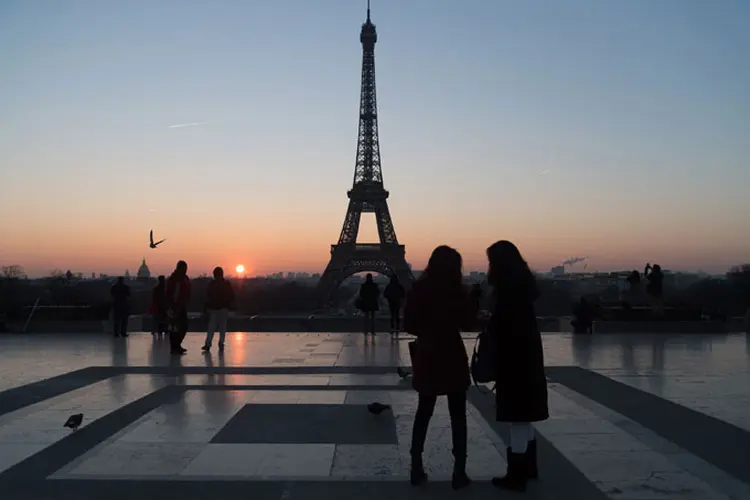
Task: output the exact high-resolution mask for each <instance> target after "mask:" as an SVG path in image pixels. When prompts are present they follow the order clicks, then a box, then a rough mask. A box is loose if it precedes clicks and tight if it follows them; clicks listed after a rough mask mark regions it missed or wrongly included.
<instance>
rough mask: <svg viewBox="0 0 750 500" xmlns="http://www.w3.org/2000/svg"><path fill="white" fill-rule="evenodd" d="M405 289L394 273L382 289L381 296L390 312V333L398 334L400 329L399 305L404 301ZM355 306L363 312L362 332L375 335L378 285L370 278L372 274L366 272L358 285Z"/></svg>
mask: <svg viewBox="0 0 750 500" xmlns="http://www.w3.org/2000/svg"><path fill="white" fill-rule="evenodd" d="M405 296H406V289H405V288H404V285H402V284H401V282H400V281H399V279H398V276H396V275H395V274H394V275H392V276H391V278H390V281H389V282H388V285H386V287H385V290H384V291H383V298H384V299H385V300H386V301H387V302H388V311H389V313H390V321H391V328H390V332H391V335H398V333H399V332H400V331H401V306H402V305H403V303H404V297H405ZM356 307H357V309H359V310H360V311H362V314H364V317H365V322H364V329H363V333H364V334H365V335H367V334H368V333H371V334H373V335H375V314H376V313H377V312H378V310H380V287H378V284H377V283H375V281H373V279H372V274H370V273H367V276H365V282H364V283H362V285H361V286H360V287H359V295H357V300H356Z"/></svg>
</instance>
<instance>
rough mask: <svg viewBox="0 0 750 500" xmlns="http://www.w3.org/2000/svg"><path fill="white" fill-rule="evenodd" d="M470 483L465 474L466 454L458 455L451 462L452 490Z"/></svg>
mask: <svg viewBox="0 0 750 500" xmlns="http://www.w3.org/2000/svg"><path fill="white" fill-rule="evenodd" d="M469 484H471V479H470V478H469V476H467V475H466V454H465V453H464V454H462V455H458V456H456V457H455V462H453V478H452V480H451V486H452V487H453V489H454V490H460V489H461V488H466V487H467V486H469Z"/></svg>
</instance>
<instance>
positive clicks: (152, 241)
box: [148, 229, 167, 248]
mask: <svg viewBox="0 0 750 500" xmlns="http://www.w3.org/2000/svg"><path fill="white" fill-rule="evenodd" d="M165 241H167V239H166V238H164V239H163V240H159V241H157V242H156V243H154V230H153V229H152V230H151V232H150V233H149V244H148V246H149V248H156V247H158V246H159V245H160V244H162V243H164V242H165Z"/></svg>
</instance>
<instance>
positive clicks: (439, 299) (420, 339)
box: [404, 246, 477, 489]
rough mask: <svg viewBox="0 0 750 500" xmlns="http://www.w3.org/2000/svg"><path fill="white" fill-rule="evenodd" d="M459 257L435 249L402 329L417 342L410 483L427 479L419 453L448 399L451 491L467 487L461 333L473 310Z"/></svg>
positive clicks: (469, 323)
mask: <svg viewBox="0 0 750 500" xmlns="http://www.w3.org/2000/svg"><path fill="white" fill-rule="evenodd" d="M462 279H463V278H462V273H461V254H459V253H458V252H457V251H456V250H454V249H453V248H450V247H448V246H439V247H437V248H436V249H435V250H434V251H433V252H432V255H431V256H430V260H429V262H428V264H427V268H426V269H425V270H424V272H423V273H422V276H421V277H420V278H419V280H417V281H416V282H415V283H414V284H413V285H412V288H411V290H410V291H409V294H408V295H407V298H406V304H405V306H404V327H405V329H406V331H407V332H408V333H410V334H412V335H415V336H416V337H417V341H416V348H415V349H414V353H413V356H414V358H413V360H412V361H413V365H414V375H413V386H414V389H415V390H416V391H417V392H418V393H419V403H418V405H417V413H416V415H415V416H414V427H413V429H412V440H411V484H413V485H415V486H416V485H419V484H422V483H424V482H425V481H426V480H427V474H425V472H424V467H423V464H422V452H423V451H424V442H425V438H426V436H427V427H428V426H429V424H430V418H431V417H432V413H433V410H434V409H435V402H436V401H437V397H438V396H443V395H446V396H448V410H449V412H450V418H451V431H452V437H453V456H454V457H455V462H454V468H453V481H452V485H453V488H454V489H460V488H463V487H465V486H468V485H469V483H470V479H469V477H468V476H467V475H466V391H467V389H468V388H469V384H470V379H469V368H468V366H469V361H468V356H467V355H466V348H465V347H464V343H463V340H462V339H461V330H465V329H468V328H471V326H472V324H473V323H474V320H475V319H476V313H477V306H476V303H475V301H474V300H472V299H471V298H470V297H469V296H468V294H467V293H466V290H465V288H464V286H463V283H462Z"/></svg>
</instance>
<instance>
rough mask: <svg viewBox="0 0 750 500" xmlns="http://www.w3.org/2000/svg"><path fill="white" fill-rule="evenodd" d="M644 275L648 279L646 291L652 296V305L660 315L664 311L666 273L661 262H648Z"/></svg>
mask: <svg viewBox="0 0 750 500" xmlns="http://www.w3.org/2000/svg"><path fill="white" fill-rule="evenodd" d="M643 276H644V277H645V278H646V279H647V280H648V285H646V293H648V295H649V297H650V298H651V307H652V308H653V311H654V313H655V314H657V315H658V316H661V315H662V314H663V313H664V302H663V293H664V273H662V271H661V266H660V265H659V264H654V265H653V266H652V265H651V264H648V263H646V269H645V270H644V271H643Z"/></svg>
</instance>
